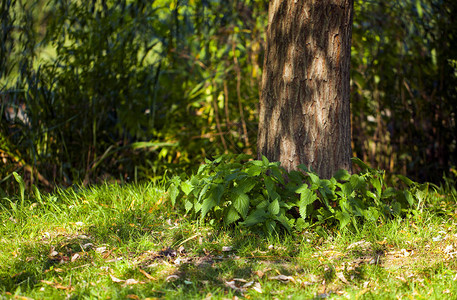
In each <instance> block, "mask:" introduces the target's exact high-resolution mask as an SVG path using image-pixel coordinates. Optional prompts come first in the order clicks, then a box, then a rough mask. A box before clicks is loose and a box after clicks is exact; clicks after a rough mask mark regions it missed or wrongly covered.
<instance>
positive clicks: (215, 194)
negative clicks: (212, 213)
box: [210, 183, 225, 205]
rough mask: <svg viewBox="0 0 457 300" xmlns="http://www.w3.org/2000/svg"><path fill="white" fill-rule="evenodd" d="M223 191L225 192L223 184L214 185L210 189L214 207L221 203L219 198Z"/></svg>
mask: <svg viewBox="0 0 457 300" xmlns="http://www.w3.org/2000/svg"><path fill="white" fill-rule="evenodd" d="M224 190H225V187H224V184H222V183H220V184H218V185H215V186H213V187H212V188H211V196H210V197H212V198H213V199H214V201H215V203H216V205H219V202H220V201H221V198H222V196H223V195H224Z"/></svg>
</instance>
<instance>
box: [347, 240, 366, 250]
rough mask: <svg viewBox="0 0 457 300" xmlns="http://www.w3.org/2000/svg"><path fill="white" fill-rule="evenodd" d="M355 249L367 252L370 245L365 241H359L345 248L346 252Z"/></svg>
mask: <svg viewBox="0 0 457 300" xmlns="http://www.w3.org/2000/svg"><path fill="white" fill-rule="evenodd" d="M355 248H360V249H362V250H368V249H370V248H371V243H370V242H367V241H365V240H361V241H358V242H355V243H352V244H350V245H349V246H347V247H346V250H351V249H355Z"/></svg>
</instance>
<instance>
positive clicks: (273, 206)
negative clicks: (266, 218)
mask: <svg viewBox="0 0 457 300" xmlns="http://www.w3.org/2000/svg"><path fill="white" fill-rule="evenodd" d="M279 209H280V207H279V201H278V199H276V200H274V201H273V202H271V203H270V205H268V211H269V212H270V213H271V214H272V215H277V214H279Z"/></svg>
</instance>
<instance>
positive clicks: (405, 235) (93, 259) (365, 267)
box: [0, 184, 457, 299]
mask: <svg viewBox="0 0 457 300" xmlns="http://www.w3.org/2000/svg"><path fill="white" fill-rule="evenodd" d="M432 200H433V201H432ZM432 200H430V204H429V206H428V209H427V210H424V212H422V213H421V214H417V213H412V214H411V215H410V216H408V217H407V218H405V219H403V220H393V221H389V222H387V223H384V224H365V225H364V227H363V228H362V229H361V230H360V232H359V233H352V232H349V231H345V232H338V231H336V230H333V231H329V236H328V237H327V238H323V237H321V236H319V235H317V234H316V233H314V232H293V233H292V234H290V235H284V236H280V237H266V236H264V235H262V234H261V233H256V232H252V231H248V230H246V229H240V228H229V229H227V228H225V229H224V228H221V227H218V226H209V225H205V224H197V223H196V222H195V221H193V220H190V219H188V218H187V217H186V216H185V215H183V213H182V212H181V211H176V210H175V209H172V208H171V205H170V203H169V201H168V198H167V195H166V194H165V193H164V188H163V187H162V186H160V185H152V184H143V185H127V186H119V185H109V184H106V185H102V186H97V187H93V188H91V189H83V188H81V189H79V190H72V189H69V190H67V191H56V192H54V193H52V194H49V195H39V194H36V195H35V197H34V199H33V200H27V199H25V200H24V201H21V196H20V195H18V196H17V197H12V198H11V197H9V198H8V197H3V198H2V199H0V205H1V206H0V249H1V250H0V295H1V296H0V297H5V298H7V299H8V298H19V299H24V297H27V298H33V299H44V298H46V299H63V298H69V299H80V298H94V299H98V298H103V299H108V298H111V299H145V298H149V299H155V298H160V299H205V298H206V299H233V298H234V297H238V298H243V297H244V298H246V299H289V298H290V299H313V298H326V297H327V298H331V299H346V298H347V299H397V298H399V299H423V298H426V299H452V298H454V299H455V298H457V253H456V252H457V226H456V224H457V218H456V211H455V207H456V199H455V196H454V198H453V197H452V196H447V197H441V196H439V195H436V197H435V198H433V199H432ZM21 202H22V204H21ZM12 203H13V204H12Z"/></svg>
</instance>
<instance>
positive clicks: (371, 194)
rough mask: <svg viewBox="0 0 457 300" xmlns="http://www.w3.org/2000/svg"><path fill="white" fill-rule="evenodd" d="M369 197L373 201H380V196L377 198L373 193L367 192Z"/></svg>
mask: <svg viewBox="0 0 457 300" xmlns="http://www.w3.org/2000/svg"><path fill="white" fill-rule="evenodd" d="M367 196H368V197H370V198H371V199H373V200H378V196H376V194H375V193H373V192H371V191H367Z"/></svg>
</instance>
